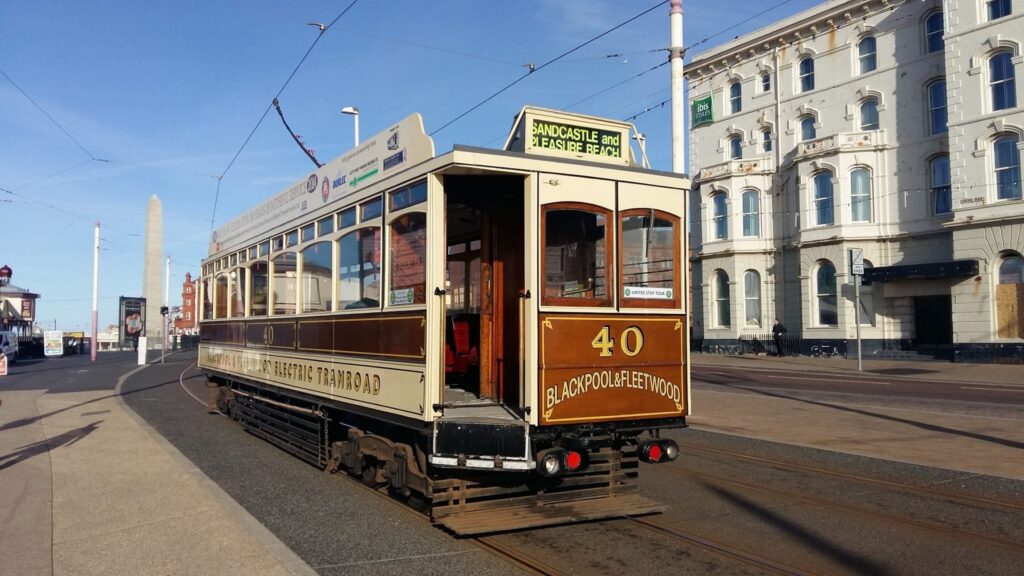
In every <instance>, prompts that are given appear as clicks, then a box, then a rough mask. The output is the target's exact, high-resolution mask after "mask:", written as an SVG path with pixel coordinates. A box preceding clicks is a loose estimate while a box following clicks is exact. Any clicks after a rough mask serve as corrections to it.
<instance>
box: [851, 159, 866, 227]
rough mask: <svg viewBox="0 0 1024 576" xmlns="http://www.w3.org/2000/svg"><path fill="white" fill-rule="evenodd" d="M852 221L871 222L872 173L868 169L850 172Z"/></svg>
mask: <svg viewBox="0 0 1024 576" xmlns="http://www.w3.org/2000/svg"><path fill="white" fill-rule="evenodd" d="M850 219H851V220H852V221H854V222H870V221H871V172H870V171H869V170H868V169H867V168H854V169H853V170H852V171H850Z"/></svg>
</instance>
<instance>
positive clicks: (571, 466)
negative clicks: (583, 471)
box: [565, 450, 583, 472]
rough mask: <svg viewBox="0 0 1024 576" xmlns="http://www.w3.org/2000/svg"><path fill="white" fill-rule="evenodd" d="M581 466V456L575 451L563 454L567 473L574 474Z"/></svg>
mask: <svg viewBox="0 0 1024 576" xmlns="http://www.w3.org/2000/svg"><path fill="white" fill-rule="evenodd" d="M581 466H583V455H582V454H580V453H579V452H577V451H575V450H570V451H568V452H567V453H566V454H565V469H566V471H568V472H575V471H576V470H579V469H580V467H581Z"/></svg>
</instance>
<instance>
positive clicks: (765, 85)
mask: <svg viewBox="0 0 1024 576" xmlns="http://www.w3.org/2000/svg"><path fill="white" fill-rule="evenodd" d="M771 91H772V75H771V74H770V73H768V72H765V73H763V74H761V92H771Z"/></svg>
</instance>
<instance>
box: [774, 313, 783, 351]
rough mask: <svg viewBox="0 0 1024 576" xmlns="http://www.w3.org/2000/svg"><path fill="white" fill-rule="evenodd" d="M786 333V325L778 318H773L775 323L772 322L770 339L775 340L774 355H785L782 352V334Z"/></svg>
mask: <svg viewBox="0 0 1024 576" xmlns="http://www.w3.org/2000/svg"><path fill="white" fill-rule="evenodd" d="M785 333H786V327H785V326H783V325H782V322H779V319H778V318H776V319H775V323H774V324H772V340H775V355H776V356H785V354H783V353H782V335H783V334H785Z"/></svg>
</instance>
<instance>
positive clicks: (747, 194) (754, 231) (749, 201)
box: [741, 190, 761, 238]
mask: <svg viewBox="0 0 1024 576" xmlns="http://www.w3.org/2000/svg"><path fill="white" fill-rule="evenodd" d="M741 198H742V201H743V235H744V236H746V237H748V238H756V237H758V236H760V235H761V209H760V206H759V202H758V197H757V190H744V191H743V195H742V196H741Z"/></svg>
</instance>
